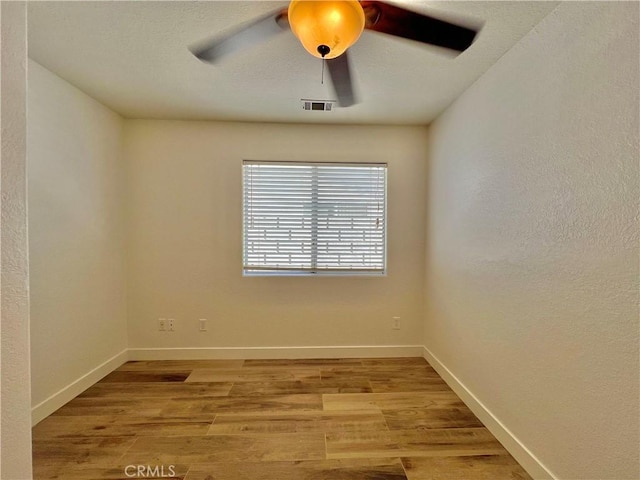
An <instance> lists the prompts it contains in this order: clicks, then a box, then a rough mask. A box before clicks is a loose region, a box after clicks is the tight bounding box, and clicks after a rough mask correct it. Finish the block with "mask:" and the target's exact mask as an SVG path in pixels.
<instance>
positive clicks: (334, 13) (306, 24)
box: [288, 0, 364, 58]
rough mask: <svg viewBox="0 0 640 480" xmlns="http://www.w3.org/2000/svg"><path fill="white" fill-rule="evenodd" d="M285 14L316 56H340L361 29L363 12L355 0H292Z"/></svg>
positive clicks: (358, 34)
mask: <svg viewBox="0 0 640 480" xmlns="http://www.w3.org/2000/svg"><path fill="white" fill-rule="evenodd" d="M288 16H289V25H291V30H292V31H293V33H294V35H295V36H296V37H298V39H299V40H300V42H301V43H302V46H303V47H304V48H305V49H306V50H307V52H309V53H310V54H311V55H313V56H315V57H318V58H335V57H338V56H340V55H342V54H343V53H344V52H345V50H346V49H347V48H349V47H350V46H351V45H353V44H354V43H356V41H357V40H358V38H360V34H361V33H362V30H364V11H363V10H362V6H361V5H360V2H359V1H358V0H342V1H329V0H319V1H316V0H292V1H291V3H290V4H289V12H288ZM327 47H328V48H327Z"/></svg>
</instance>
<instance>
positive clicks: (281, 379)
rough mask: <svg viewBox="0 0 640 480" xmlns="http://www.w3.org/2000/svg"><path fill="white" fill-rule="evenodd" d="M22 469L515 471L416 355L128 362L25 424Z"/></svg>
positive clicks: (338, 478)
mask: <svg viewBox="0 0 640 480" xmlns="http://www.w3.org/2000/svg"><path fill="white" fill-rule="evenodd" d="M33 463H34V478H35V479H36V480H40V479H43V480H44V479H66V480H77V479H82V480H100V479H110V480H115V479H129V478H173V479H181V480H244V479H247V480H456V479H460V480H500V479H505V480H507V479H510V480H526V479H530V478H531V477H530V476H529V475H528V474H527V473H526V472H525V471H524V470H523V469H522V467H521V466H520V465H518V463H517V462H516V461H515V460H514V459H513V458H512V457H511V456H510V455H509V454H508V453H507V451H506V450H505V449H504V448H503V447H502V445H500V443H499V442H498V441H497V440H496V439H495V438H494V437H493V435H491V433H490V432H489V431H488V430H487V429H486V428H485V427H484V426H483V425H482V423H481V422H480V421H479V420H478V419H477V418H476V416H475V415H474V414H473V413H472V412H471V411H470V410H469V409H468V408H467V407H466V406H465V404H464V403H463V402H462V401H461V400H460V399H459V398H458V397H457V396H456V395H455V393H453V391H452V390H451V389H450V388H449V387H448V386H447V384H446V383H445V382H444V381H443V380H442V379H441V378H440V377H439V376H438V374H437V373H436V372H435V370H433V368H431V367H430V366H429V365H428V364H427V363H426V362H425V361H424V360H423V359H422V358H386V359H326V360H322V359H320V360H318V359H310V360H245V361H243V360H193V361H187V360H180V361H169V360H164V361H155V362H154V361H139V362H128V363H126V364H124V365H122V366H121V367H120V368H118V369H117V370H116V371H114V372H112V373H111V374H109V375H107V376H106V377H105V378H104V379H102V380H101V381H100V382H98V383H97V384H95V385H94V386H92V387H91V388H89V389H87V390H86V391H85V392H83V393H82V394H81V395H79V396H78V397H76V398H75V399H73V400H71V401H70V402H69V403H67V404H66V405H65V406H63V407H62V408H60V409H59V410H58V411H57V412H55V413H54V414H52V415H51V416H49V417H47V418H46V419H44V420H43V421H42V422H40V423H39V424H38V425H36V426H35V427H34V428H33Z"/></svg>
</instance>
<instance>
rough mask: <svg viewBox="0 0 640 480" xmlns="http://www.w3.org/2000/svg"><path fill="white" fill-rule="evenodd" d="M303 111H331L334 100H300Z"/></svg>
mask: <svg viewBox="0 0 640 480" xmlns="http://www.w3.org/2000/svg"><path fill="white" fill-rule="evenodd" d="M300 103H301V104H302V109H303V110H315V111H318V112H330V111H332V110H333V104H334V103H336V101H335V100H310V99H308V98H301V99H300Z"/></svg>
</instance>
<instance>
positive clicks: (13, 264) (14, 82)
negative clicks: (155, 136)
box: [0, 2, 31, 479]
mask: <svg viewBox="0 0 640 480" xmlns="http://www.w3.org/2000/svg"><path fill="white" fill-rule="evenodd" d="M0 17H1V22H0V30H1V40H0V45H2V49H1V51H0V56H1V57H2V67H1V68H0V74H1V77H2V81H1V82H0V84H1V85H2V86H1V91H0V98H2V106H1V108H0V110H1V111H2V118H1V119H0V123H2V129H1V133H0V136H1V137H2V147H1V149H0V156H1V163H0V189H1V190H2V198H1V200H0V210H1V213H2V219H1V221H0V225H1V226H2V232H1V235H0V263H1V266H2V276H1V279H0V283H1V287H2V291H1V293H0V303H1V304H2V308H1V310H0V336H1V337H2V342H1V344H0V352H1V356H0V370H1V373H2V375H1V378H2V381H1V382H0V408H1V411H2V415H1V418H0V449H1V454H0V478H3V479H27V478H31V418H30V410H29V395H30V393H29V262H28V256H29V255H28V248H27V199H26V183H27V182H26V172H25V170H26V169H25V163H26V156H27V149H26V146H27V145H26V135H27V101H26V87H25V84H26V78H27V70H26V54H27V28H26V27H27V25H26V17H27V12H26V5H25V3H24V2H1V3H0Z"/></svg>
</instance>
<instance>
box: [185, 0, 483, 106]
mask: <svg viewBox="0 0 640 480" xmlns="http://www.w3.org/2000/svg"><path fill="white" fill-rule="evenodd" d="M289 29H291V30H292V31H293V33H294V34H295V35H296V37H298V39H299V40H300V42H301V43H302V45H303V46H304V48H305V49H306V50H307V51H308V52H309V53H310V54H311V55H314V56H316V57H319V58H322V59H324V60H326V62H327V67H328V69H329V75H330V77H331V81H332V83H333V87H334V89H335V92H336V97H337V101H338V104H339V105H340V106H341V107H348V106H350V105H353V104H354V103H356V101H355V97H354V93H353V84H352V81H351V70H350V67H349V59H348V55H347V49H348V48H349V47H350V46H351V45H353V44H354V43H355V42H356V41H357V40H358V38H359V37H360V34H361V33H362V32H363V30H364V29H367V30H372V31H375V32H380V33H386V34H387V35H393V36H395V37H401V38H406V39H409V40H413V41H416V42H421V43H423V44H427V45H436V46H439V47H444V48H447V49H450V50H454V51H457V52H462V51H464V50H466V49H467V48H468V47H469V46H470V45H471V44H472V43H473V40H474V39H475V37H476V35H477V33H478V31H479V27H469V26H463V25H458V24H454V23H450V22H447V21H444V20H440V19H438V18H435V17H432V16H428V15H423V14H420V13H416V12H413V11H411V10H407V9H404V8H401V7H398V6H395V5H391V4H389V3H386V2H382V1H376V0H361V1H358V0H336V1H329V0H317V1H316V0H292V1H291V3H290V4H289V7H288V8H283V9H279V10H276V11H274V12H271V13H269V14H268V15H265V16H262V17H259V18H257V19H255V20H254V21H252V22H250V23H248V24H245V25H243V26H241V27H239V28H238V29H236V30H234V31H232V32H231V33H229V34H227V35H225V36H222V37H217V38H214V39H211V40H208V41H206V42H205V43H202V44H200V45H198V46H196V47H193V48H191V52H192V53H193V54H194V55H195V56H196V57H197V58H199V59H200V60H202V61H203V62H207V63H215V62H217V61H218V60H219V59H220V58H221V57H222V56H224V55H227V54H231V53H234V52H236V51H237V50H240V49H242V48H246V47H249V46H251V45H254V44H256V43H260V42H263V41H265V40H266V39H268V38H270V37H272V36H274V35H276V34H278V33H280V32H283V31H285V30H289Z"/></svg>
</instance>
